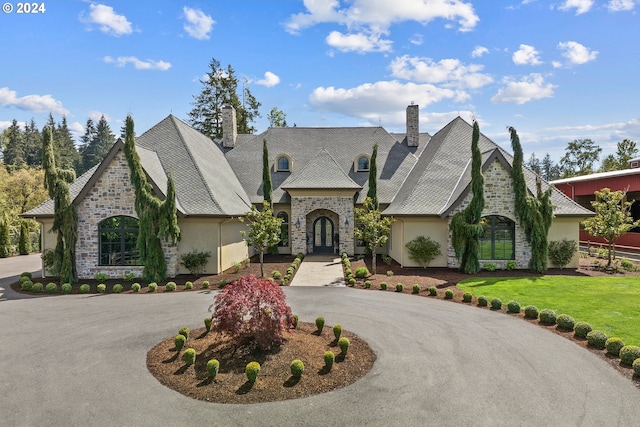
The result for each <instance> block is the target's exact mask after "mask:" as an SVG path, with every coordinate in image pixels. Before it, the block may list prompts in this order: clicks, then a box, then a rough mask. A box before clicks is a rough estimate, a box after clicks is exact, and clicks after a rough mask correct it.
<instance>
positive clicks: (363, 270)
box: [356, 267, 369, 279]
mask: <svg viewBox="0 0 640 427" xmlns="http://www.w3.org/2000/svg"><path fill="white" fill-rule="evenodd" d="M368 275H369V270H368V269H367V267H358V268H356V277H357V278H359V279H364V278H365V277H367V276H368Z"/></svg>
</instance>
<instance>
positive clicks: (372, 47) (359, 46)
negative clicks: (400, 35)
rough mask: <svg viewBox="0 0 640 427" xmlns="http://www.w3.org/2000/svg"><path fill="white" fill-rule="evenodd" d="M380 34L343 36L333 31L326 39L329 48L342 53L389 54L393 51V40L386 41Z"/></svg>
mask: <svg viewBox="0 0 640 427" xmlns="http://www.w3.org/2000/svg"><path fill="white" fill-rule="evenodd" d="M381 36H382V34H379V33H375V34H374V33H368V34H366V33H364V32H362V33H352V34H342V33H341V32H339V31H332V32H331V33H329V35H328V36H327V38H326V42H327V44H328V45H329V46H331V47H334V48H336V49H338V50H339V51H341V52H357V53H366V52H389V51H391V45H392V42H391V40H384V39H381V38H380V37H381Z"/></svg>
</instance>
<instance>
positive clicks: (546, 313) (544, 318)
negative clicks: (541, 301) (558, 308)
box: [540, 308, 557, 325]
mask: <svg viewBox="0 0 640 427" xmlns="http://www.w3.org/2000/svg"><path fill="white" fill-rule="evenodd" d="M556 319H557V317H556V312H555V311H553V310H550V309H548V308H545V309H543V310H542V311H541V312H540V323H542V324H543V325H555V324H556Z"/></svg>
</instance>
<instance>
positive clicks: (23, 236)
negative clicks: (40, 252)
mask: <svg viewBox="0 0 640 427" xmlns="http://www.w3.org/2000/svg"><path fill="white" fill-rule="evenodd" d="M29 252H31V238H30V237H29V226H28V225H27V221H24V220H23V221H20V240H18V253H19V254H20V255H29Z"/></svg>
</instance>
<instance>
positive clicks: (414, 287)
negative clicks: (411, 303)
mask: <svg viewBox="0 0 640 427" xmlns="http://www.w3.org/2000/svg"><path fill="white" fill-rule="evenodd" d="M411 292H412V293H414V294H419V293H420V285H418V284H417V283H416V284H415V285H413V288H412V289H411Z"/></svg>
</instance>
